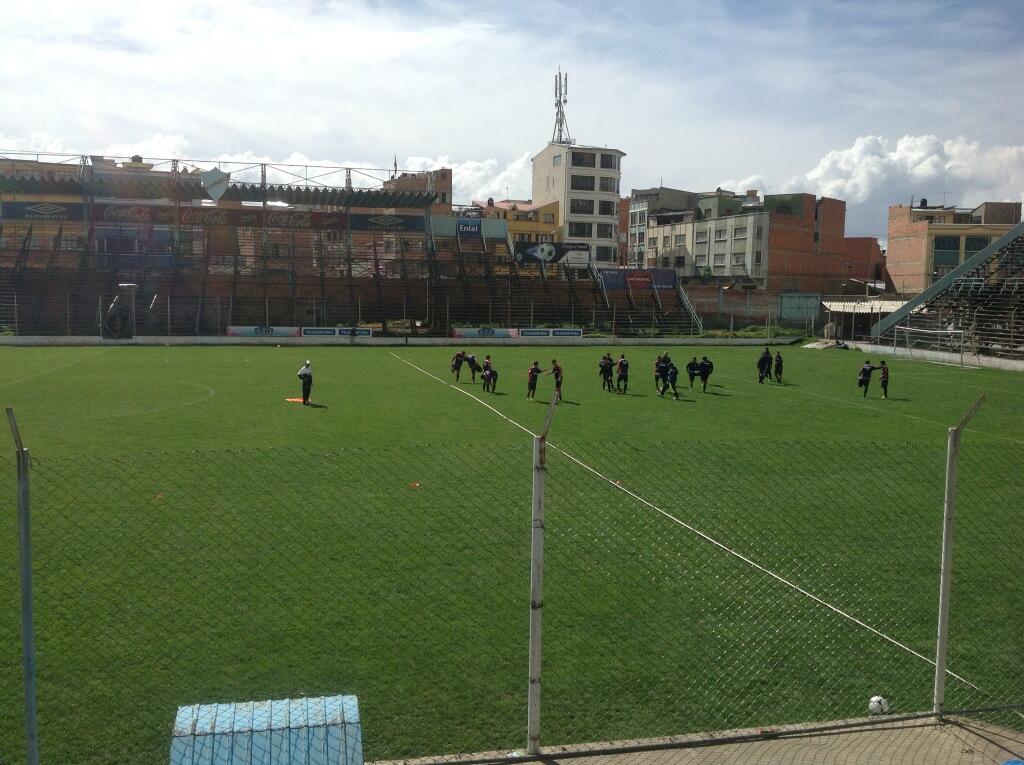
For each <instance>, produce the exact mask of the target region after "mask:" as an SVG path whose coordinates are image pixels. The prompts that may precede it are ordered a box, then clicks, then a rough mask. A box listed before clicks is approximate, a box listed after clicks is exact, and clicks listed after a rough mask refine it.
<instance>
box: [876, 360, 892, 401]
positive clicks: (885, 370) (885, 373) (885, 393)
mask: <svg viewBox="0 0 1024 765" xmlns="http://www.w3.org/2000/svg"><path fill="white" fill-rule="evenodd" d="M881 364H882V366H880V367H879V368H878V369H879V370H880V371H879V374H880V375H881V377H880V378H879V382H880V383H881V384H882V398H889V367H887V366H886V365H885V361H884V360H883V361H882V362H881Z"/></svg>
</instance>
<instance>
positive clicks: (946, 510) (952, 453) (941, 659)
mask: <svg viewBox="0 0 1024 765" xmlns="http://www.w3.org/2000/svg"><path fill="white" fill-rule="evenodd" d="M984 402H985V397H984V396H982V397H981V398H979V399H978V400H977V401H975V402H974V405H973V406H971V408H970V409H968V410H967V413H966V414H965V415H964V416H963V419H961V420H960V422H959V423H958V424H957V426H956V427H955V428H950V429H949V437H948V439H947V448H946V493H945V499H944V501H943V520H942V563H941V566H940V569H939V620H938V621H939V624H938V633H937V636H936V640H935V689H934V694H933V696H932V711H933V712H935V714H937V715H941V714H942V711H943V708H944V707H945V703H946V649H947V646H948V644H949V585H950V578H951V576H952V573H953V530H954V528H955V521H956V469H957V461H958V459H959V457H960V435H961V433H962V432H963V429H964V427H966V425H967V423H968V421H969V420H970V419H971V418H972V417H973V416H974V414H975V413H976V412H977V411H978V408H979V407H980V406H981V405H982V404H983V403H984Z"/></svg>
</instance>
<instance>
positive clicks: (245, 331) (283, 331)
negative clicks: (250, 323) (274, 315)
mask: <svg viewBox="0 0 1024 765" xmlns="http://www.w3.org/2000/svg"><path fill="white" fill-rule="evenodd" d="M227 336H228V337H301V336H302V330H301V329H300V328H299V327H265V326H263V325H257V326H255V327H228V331H227Z"/></svg>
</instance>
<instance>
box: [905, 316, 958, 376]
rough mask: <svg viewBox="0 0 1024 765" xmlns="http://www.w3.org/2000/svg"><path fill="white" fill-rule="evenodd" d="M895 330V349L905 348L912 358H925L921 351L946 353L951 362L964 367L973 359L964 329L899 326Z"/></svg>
mask: <svg viewBox="0 0 1024 765" xmlns="http://www.w3.org/2000/svg"><path fill="white" fill-rule="evenodd" d="M893 329H894V334H893V347H897V346H898V347H900V348H905V349H906V351H907V354H908V355H909V356H910V358H914V356H915V352H917V356H918V357H919V358H920V357H923V356H924V354H923V353H921V351H932V352H938V353H946V354H949V355H950V356H951V357H953V358H951V359H950V361H953V362H954V363H958V364H959V365H960V366H964V365H965V364H966V363H969V362H970V361H971V359H972V357H973V355H974V354H973V352H972V351H971V349H970V348H969V347H968V344H969V340H968V338H967V335H966V333H965V332H964V330H962V329H924V328H922V327H911V326H908V325H903V324H899V325H897V326H896V327H894V328H893Z"/></svg>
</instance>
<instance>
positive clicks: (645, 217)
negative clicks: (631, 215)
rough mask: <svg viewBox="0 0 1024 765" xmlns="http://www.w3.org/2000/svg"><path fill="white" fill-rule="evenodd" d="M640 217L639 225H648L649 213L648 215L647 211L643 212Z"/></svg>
mask: <svg viewBox="0 0 1024 765" xmlns="http://www.w3.org/2000/svg"><path fill="white" fill-rule="evenodd" d="M639 215H640V219H639V220H638V221H637V223H640V224H644V223H646V222H647V213H646V211H644V210H641V211H640V213H639Z"/></svg>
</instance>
